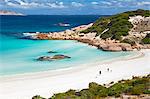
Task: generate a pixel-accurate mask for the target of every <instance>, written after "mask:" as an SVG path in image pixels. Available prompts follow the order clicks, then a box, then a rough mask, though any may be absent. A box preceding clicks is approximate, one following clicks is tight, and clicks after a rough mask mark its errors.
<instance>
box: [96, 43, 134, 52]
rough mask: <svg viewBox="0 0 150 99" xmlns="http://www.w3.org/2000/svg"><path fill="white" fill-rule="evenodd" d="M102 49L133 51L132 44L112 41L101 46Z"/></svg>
mask: <svg viewBox="0 0 150 99" xmlns="http://www.w3.org/2000/svg"><path fill="white" fill-rule="evenodd" d="M99 48H100V49H102V50H104V51H114V52H116V51H132V50H133V49H132V47H131V45H130V44H126V43H111V44H104V45H100V46H99Z"/></svg>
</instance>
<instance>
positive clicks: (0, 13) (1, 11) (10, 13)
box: [0, 10, 23, 15]
mask: <svg viewBox="0 0 150 99" xmlns="http://www.w3.org/2000/svg"><path fill="white" fill-rule="evenodd" d="M0 15H23V14H22V13H17V12H14V11H7V10H0Z"/></svg>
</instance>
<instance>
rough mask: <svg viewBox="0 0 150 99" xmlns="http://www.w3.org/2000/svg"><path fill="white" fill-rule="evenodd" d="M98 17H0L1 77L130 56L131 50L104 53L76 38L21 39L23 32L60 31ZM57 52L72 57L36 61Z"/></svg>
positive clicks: (89, 21) (92, 20)
mask: <svg viewBox="0 0 150 99" xmlns="http://www.w3.org/2000/svg"><path fill="white" fill-rule="evenodd" d="M99 17H102V16H98V15H83V16H81V15H76V16H75V15H73V16H69V15H66V16H63V15H36V16H35V15H31V16H0V76H3V75H14V74H22V73H32V72H39V71H47V70H56V69H62V68H68V67H75V66H81V64H90V63H95V62H103V61H106V60H112V59H116V58H118V57H123V56H127V55H131V54H132V52H104V51H101V50H98V49H96V48H94V47H91V46H89V45H87V44H83V43H79V42H77V41H69V40H66V41H64V40H27V39H21V37H22V36H23V33H24V32H53V31H62V30H65V29H70V28H72V27H75V26H79V25H82V24H88V23H91V22H94V21H95V20H96V19H98V18H99ZM58 23H69V24H70V26H69V27H61V26H58V25H56V24H58ZM48 51H56V52H57V53H48ZM56 54H63V55H67V56H70V57H71V58H70V59H63V60H56V61H37V60H36V59H37V58H38V57H40V56H53V55H56Z"/></svg>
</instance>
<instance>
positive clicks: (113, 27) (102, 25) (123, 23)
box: [82, 9, 150, 40]
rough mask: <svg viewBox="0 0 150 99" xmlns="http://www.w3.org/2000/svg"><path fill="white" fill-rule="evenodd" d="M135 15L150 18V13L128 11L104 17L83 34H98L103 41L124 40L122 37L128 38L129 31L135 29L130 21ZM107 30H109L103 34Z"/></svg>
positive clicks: (140, 10)
mask: <svg viewBox="0 0 150 99" xmlns="http://www.w3.org/2000/svg"><path fill="white" fill-rule="evenodd" d="M134 15H141V16H150V11H149V10H142V9H139V10H136V11H128V12H124V13H121V14H117V15H113V16H110V17H102V18H100V19H98V20H96V22H94V24H93V26H92V27H90V28H88V29H87V30H84V31H82V32H83V33H89V32H96V33H97V36H98V35H100V37H101V38H102V39H107V38H111V39H116V40H122V36H127V35H128V32H129V30H130V29H131V28H132V27H133V26H132V24H131V23H130V22H129V21H128V19H129V17H130V16H134ZM106 29H109V30H108V31H106V32H104V33H102V32H103V31H104V30H106Z"/></svg>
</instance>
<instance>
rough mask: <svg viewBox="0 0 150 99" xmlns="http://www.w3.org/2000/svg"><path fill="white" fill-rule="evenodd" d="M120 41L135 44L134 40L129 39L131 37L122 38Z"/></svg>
mask: <svg viewBox="0 0 150 99" xmlns="http://www.w3.org/2000/svg"><path fill="white" fill-rule="evenodd" d="M121 43H128V44H131V45H135V41H133V40H131V39H127V38H126V39H124V40H122V41H121Z"/></svg>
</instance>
